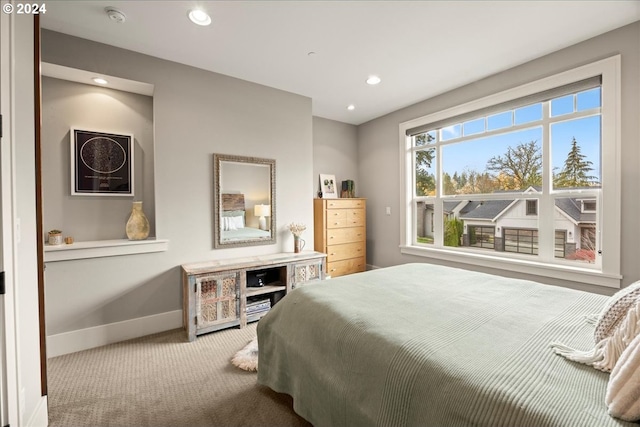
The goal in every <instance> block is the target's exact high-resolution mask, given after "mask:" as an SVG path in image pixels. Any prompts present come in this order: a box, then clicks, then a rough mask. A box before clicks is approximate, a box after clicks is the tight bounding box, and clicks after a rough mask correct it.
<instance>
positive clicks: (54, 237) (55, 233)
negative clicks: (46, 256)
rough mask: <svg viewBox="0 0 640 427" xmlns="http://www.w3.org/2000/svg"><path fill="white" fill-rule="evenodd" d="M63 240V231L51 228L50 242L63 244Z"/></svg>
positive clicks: (51, 243)
mask: <svg viewBox="0 0 640 427" xmlns="http://www.w3.org/2000/svg"><path fill="white" fill-rule="evenodd" d="M62 242H63V240H62V231H60V230H51V231H49V244H50V245H61V244H62Z"/></svg>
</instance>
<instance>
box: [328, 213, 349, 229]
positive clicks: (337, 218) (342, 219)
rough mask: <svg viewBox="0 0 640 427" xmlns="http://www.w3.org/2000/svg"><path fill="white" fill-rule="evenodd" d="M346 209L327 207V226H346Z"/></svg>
mask: <svg viewBox="0 0 640 427" xmlns="http://www.w3.org/2000/svg"><path fill="white" fill-rule="evenodd" d="M347 213H348V212H347V209H327V228H340V227H347V226H348V223H347Z"/></svg>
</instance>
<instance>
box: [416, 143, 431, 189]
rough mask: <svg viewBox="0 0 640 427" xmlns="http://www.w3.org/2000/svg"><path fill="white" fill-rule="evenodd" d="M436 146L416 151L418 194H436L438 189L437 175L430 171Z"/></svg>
mask: <svg viewBox="0 0 640 427" xmlns="http://www.w3.org/2000/svg"><path fill="white" fill-rule="evenodd" d="M435 152H436V150H435V148H430V149H427V150H420V151H416V195H417V196H429V195H434V194H435V191H436V177H435V175H434V174H433V173H430V169H431V163H432V162H433V157H434V155H435Z"/></svg>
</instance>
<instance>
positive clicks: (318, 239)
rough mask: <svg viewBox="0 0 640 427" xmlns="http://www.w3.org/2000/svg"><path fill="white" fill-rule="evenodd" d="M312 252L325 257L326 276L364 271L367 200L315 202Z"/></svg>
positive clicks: (316, 200) (325, 200)
mask: <svg viewBox="0 0 640 427" xmlns="http://www.w3.org/2000/svg"><path fill="white" fill-rule="evenodd" d="M313 217H314V227H313V229H314V231H313V232H314V235H313V238H314V242H315V250H316V251H318V252H324V253H326V254H327V263H326V265H327V275H329V276H331V277H337V276H344V275H345V274H351V273H357V272H360V271H364V270H365V266H366V260H367V258H366V255H367V252H366V243H367V242H366V241H367V239H366V200H365V199H314V201H313Z"/></svg>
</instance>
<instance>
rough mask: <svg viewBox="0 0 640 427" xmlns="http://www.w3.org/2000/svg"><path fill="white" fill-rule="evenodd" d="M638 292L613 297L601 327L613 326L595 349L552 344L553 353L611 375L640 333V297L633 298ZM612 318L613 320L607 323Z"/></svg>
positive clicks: (607, 329)
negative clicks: (617, 307) (624, 352)
mask: <svg viewBox="0 0 640 427" xmlns="http://www.w3.org/2000/svg"><path fill="white" fill-rule="evenodd" d="M634 285H635V284H634ZM634 293H635V290H627V292H624V293H621V294H620V295H618V294H616V295H614V296H613V297H611V298H612V299H613V302H612V303H609V304H607V306H606V307H605V310H604V311H603V313H602V315H601V316H600V318H599V319H598V325H600V324H601V323H603V324H605V323H606V324H608V325H610V326H608V327H606V328H604V329H605V330H606V334H603V335H602V336H603V337H604V338H602V339H601V340H600V341H598V342H596V345H595V347H594V348H593V349H591V350H587V351H580V350H577V349H574V348H571V347H568V346H566V345H564V344H560V343H551V347H552V348H553V351H555V352H556V353H557V354H559V355H561V356H563V357H566V358H567V359H569V360H573V361H574V362H579V363H584V364H585V365H589V366H593V367H594V368H596V369H598V370H600V371H603V372H611V370H612V369H613V368H614V367H615V366H616V362H617V361H618V359H619V358H620V355H621V354H622V352H623V351H624V350H625V349H626V348H627V346H628V345H629V343H631V341H633V339H634V338H636V336H638V335H639V334H640V296H635V297H630V296H631V295H633V294H634ZM629 298H631V299H630V302H629V301H628V300H629ZM623 301H626V302H624V303H623ZM617 303H619V304H617ZM616 305H621V306H623V307H624V310H623V312H622V313H621V312H620V311H621V310H616V309H614V308H613V307H615V306H616ZM609 317H610V318H611V319H613V320H607V318H609Z"/></svg>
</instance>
